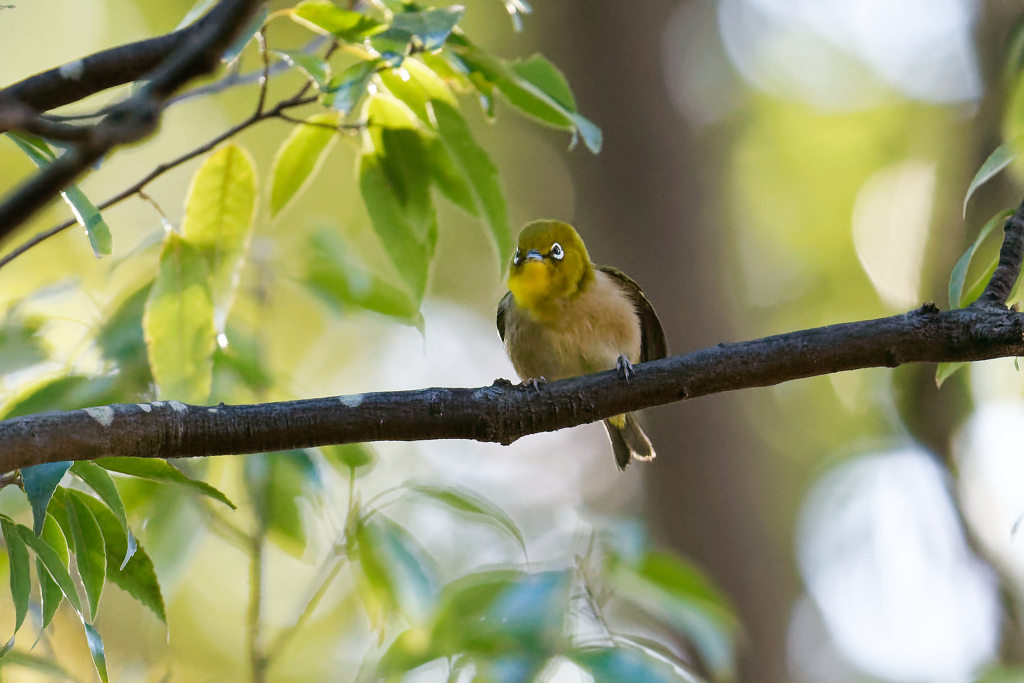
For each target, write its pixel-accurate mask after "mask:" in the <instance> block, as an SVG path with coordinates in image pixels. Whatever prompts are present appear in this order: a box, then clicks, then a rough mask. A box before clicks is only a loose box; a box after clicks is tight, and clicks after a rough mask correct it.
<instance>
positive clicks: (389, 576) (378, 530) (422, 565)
mask: <svg viewBox="0 0 1024 683" xmlns="http://www.w3.org/2000/svg"><path fill="white" fill-rule="evenodd" d="M354 540H355V547H354V548H353V549H352V551H351V552H352V557H353V559H357V560H358V562H359V567H360V570H361V572H360V576H361V578H362V582H363V585H364V591H365V592H368V593H369V594H370V595H369V596H368V599H370V600H377V601H380V602H381V603H383V605H384V606H385V609H386V610H387V611H388V612H394V611H398V612H401V613H403V614H405V615H406V616H407V617H409V618H410V619H412V620H413V621H414V622H418V621H421V620H422V619H423V618H425V617H426V615H427V614H428V613H429V612H430V609H431V607H432V606H433V602H434V599H435V597H436V586H437V583H436V579H435V570H434V569H433V567H432V563H431V562H430V560H429V558H428V556H427V554H426V552H425V551H424V550H423V549H422V547H420V544H419V543H417V542H416V540H415V539H413V537H412V536H410V535H409V532H407V531H406V530H405V529H403V528H402V527H400V526H399V525H397V524H395V523H394V522H392V521H391V520H390V519H388V518H387V517H384V516H383V515H380V514H377V515H374V516H373V517H372V518H370V519H369V520H368V521H366V522H365V523H363V524H360V525H359V528H358V529H357V531H356V533H355V539H354Z"/></svg>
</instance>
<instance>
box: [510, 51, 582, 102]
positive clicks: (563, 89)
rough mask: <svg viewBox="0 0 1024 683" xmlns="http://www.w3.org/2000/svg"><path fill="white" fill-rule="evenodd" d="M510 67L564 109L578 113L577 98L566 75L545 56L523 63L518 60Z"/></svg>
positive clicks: (534, 57) (526, 60) (532, 58)
mask: <svg viewBox="0 0 1024 683" xmlns="http://www.w3.org/2000/svg"><path fill="white" fill-rule="evenodd" d="M509 67H510V68H511V69H512V70H513V71H514V72H516V73H517V74H518V75H519V76H520V77H522V78H523V79H524V80H526V81H528V82H529V83H532V84H533V85H535V86H536V87H537V88H538V89H540V91H541V92H543V93H544V94H546V95H547V96H548V97H550V98H551V99H553V100H554V101H555V102H557V103H558V104H560V105H561V106H562V107H563V108H564V109H566V110H568V111H572V112H574V111H576V98H575V97H574V96H573V94H572V89H571V88H570V87H569V81H567V80H566V79H565V74H563V73H562V72H561V71H560V70H559V68H558V67H557V66H555V65H554V64H553V63H552V62H551V61H550V60H549V59H548V58H547V57H545V56H544V55H541V54H535V55H533V56H532V57H529V58H528V59H525V60H522V61H519V60H516V61H514V62H511V63H510V64H509Z"/></svg>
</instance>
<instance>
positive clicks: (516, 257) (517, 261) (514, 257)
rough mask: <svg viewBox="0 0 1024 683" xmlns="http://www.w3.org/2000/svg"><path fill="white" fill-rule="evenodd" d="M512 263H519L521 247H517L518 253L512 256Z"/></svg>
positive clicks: (515, 264)
mask: <svg viewBox="0 0 1024 683" xmlns="http://www.w3.org/2000/svg"><path fill="white" fill-rule="evenodd" d="M512 265H514V266H518V265H519V249H518V248H516V253H515V255H514V256H513V257H512Z"/></svg>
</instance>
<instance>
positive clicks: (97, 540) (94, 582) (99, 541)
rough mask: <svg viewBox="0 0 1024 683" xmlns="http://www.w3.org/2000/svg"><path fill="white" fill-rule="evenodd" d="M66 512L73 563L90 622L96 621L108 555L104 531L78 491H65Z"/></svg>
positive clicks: (105, 575)
mask: <svg viewBox="0 0 1024 683" xmlns="http://www.w3.org/2000/svg"><path fill="white" fill-rule="evenodd" d="M67 493H68V495H67V497H66V498H65V500H66V501H67V502H66V505H65V509H66V510H67V513H68V521H69V522H70V523H71V538H72V540H73V541H74V545H75V564H76V565H77V566H78V575H79V576H80V577H82V585H83V586H84V587H85V597H86V598H87V599H88V602H89V620H90V621H92V620H94V619H96V610H98V609H99V606H100V597H101V596H102V594H103V582H104V581H106V578H107V553H106V545H105V544H104V542H103V532H102V531H100V526H99V524H97V523H96V518H95V517H94V516H93V514H92V512H91V511H90V510H89V508H88V507H86V505H85V503H83V502H82V501H81V500H79V498H80V497H82V496H85V494H84V493H82V492H81V491H75V490H73V489H70V490H68V492H67Z"/></svg>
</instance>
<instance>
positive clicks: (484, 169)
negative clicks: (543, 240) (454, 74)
mask: <svg viewBox="0 0 1024 683" xmlns="http://www.w3.org/2000/svg"><path fill="white" fill-rule="evenodd" d="M431 108H432V110H433V112H434V117H435V119H436V120H437V130H438V133H439V135H440V136H441V139H442V140H443V141H444V143H445V145H446V146H447V148H448V151H449V152H450V153H451V158H452V160H453V161H454V162H455V164H456V165H458V167H459V168H461V170H462V175H463V177H464V178H465V179H466V180H467V181H468V183H469V187H470V189H471V191H472V193H473V198H474V200H475V202H476V205H477V209H478V213H477V215H479V216H480V217H481V218H482V219H483V220H484V222H485V223H486V224H487V227H488V229H489V231H490V234H491V239H492V240H494V245H495V248H496V249H497V252H498V263H499V264H501V267H502V268H503V267H504V265H505V264H506V263H507V262H508V260H509V257H511V255H512V250H513V247H514V244H513V240H512V229H511V227H510V226H509V222H508V206H507V204H506V202H505V193H504V192H503V191H502V188H501V181H500V180H499V179H498V169H497V167H496V166H495V165H494V162H493V161H491V158H490V156H488V154H487V152H486V151H484V149H483V148H482V147H481V146H480V145H478V144H477V143H476V142H475V141H474V140H473V135H472V133H471V132H470V130H469V126H467V125H466V121H465V119H463V118H462V114H460V113H459V111H458V110H457V109H456V108H455V107H452V106H451V105H449V104H448V103H447V102H442V101H437V100H435V101H433V102H431Z"/></svg>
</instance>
